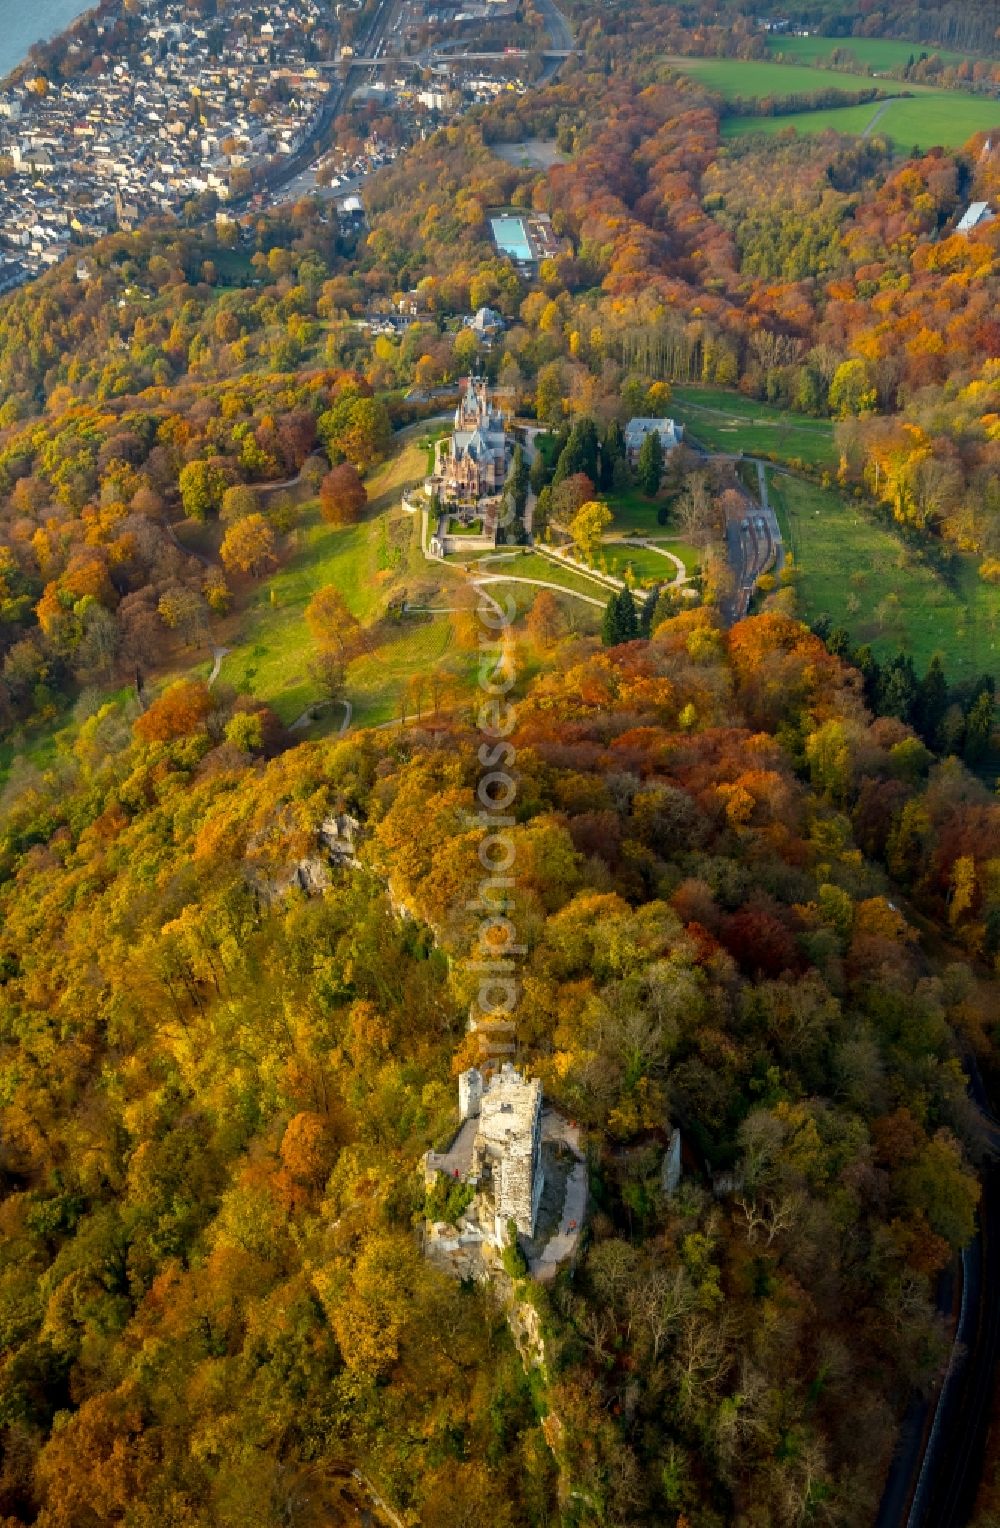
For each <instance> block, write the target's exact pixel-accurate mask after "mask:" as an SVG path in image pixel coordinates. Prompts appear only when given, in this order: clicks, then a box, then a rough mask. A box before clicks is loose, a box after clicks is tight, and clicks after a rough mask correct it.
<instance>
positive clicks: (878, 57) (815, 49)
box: [767, 35, 966, 69]
mask: <svg viewBox="0 0 1000 1528" xmlns="http://www.w3.org/2000/svg"><path fill="white" fill-rule="evenodd" d="M838 48H845V49H848V50H849V51H850V52H851V53H853V54H854V56H855V58H856V59H857V60H858V62H859V63H860V64H862V65H864V67H865V68H868V69H896V68H899V67H900V66H902V65H905V64H906V63H907V61H908V60H909V59H911V58H919V57H920V55H921V53H926V54H927V55H928V57H932V56H933V57H936V58H940V59H941V61H942V62H943V63H946V64H958V63H961V62H962V59H963V58H964V57H966V55H965V54H963V53H954V52H952V51H950V50H949V49H947V48H932V47H930V46H929V45H927V44H924V43H917V42H906V41H905V40H903V39H901V38H898V37H782V36H780V35H779V36H774V37H770V38H769V39H768V43H767V51H768V52H769V53H770V54H771V56H772V57H773V58H777V56H778V54H781V55H782V56H783V57H784V58H786V59H793V60H796V61H799V62H801V63H803V64H811V63H814V62H815V60H816V59H821V58H829V57H830V54H831V53H833V52H835V51H836V50H837V49H838Z"/></svg>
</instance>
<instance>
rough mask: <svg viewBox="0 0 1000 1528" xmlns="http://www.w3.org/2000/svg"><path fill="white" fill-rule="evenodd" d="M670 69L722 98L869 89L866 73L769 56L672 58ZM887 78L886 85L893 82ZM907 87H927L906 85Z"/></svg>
mask: <svg viewBox="0 0 1000 1528" xmlns="http://www.w3.org/2000/svg"><path fill="white" fill-rule="evenodd" d="M670 63H671V65H672V67H673V68H674V69H677V70H679V71H680V72H681V73H683V74H691V75H694V77H695V78H696V79H699V80H701V81H703V83H704V84H706V85H707V86H708V87H709V88H710V89H711V90H717V91H718V92H719V94H720V95H721V96H722V97H723V98H724V100H727V101H731V100H733V99H734V98H735V97H737V96H757V97H760V96H777V97H779V98H780V97H781V96H790V95H813V94H815V93H816V92H817V91H819V90H830V89H832V90H844V91H852V90H870V89H871V88H872V84H873V81H872V78H871V76H870V75H868V74H842V73H841V72H840V71H839V70H838V69H814V68H812V67H811V66H810V65H809V64H776V63H773V62H771V60H769V59H756V58H753V59H744V58H672V59H671V60H670ZM894 83H895V82H894V81H891V80H890V81H889V82H888V85H887V86H886V88H888V86H889V85H892V84H894ZM906 88H907V89H908V90H915V91H925V90H927V89H928V88H929V87H927V86H923V85H908V86H907V87H906Z"/></svg>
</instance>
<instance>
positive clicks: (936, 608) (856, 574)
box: [768, 472, 1000, 681]
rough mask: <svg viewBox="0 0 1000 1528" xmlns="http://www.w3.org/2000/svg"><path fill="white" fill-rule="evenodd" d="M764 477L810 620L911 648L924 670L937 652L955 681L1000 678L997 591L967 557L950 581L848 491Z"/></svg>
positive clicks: (878, 644) (881, 648)
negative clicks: (825, 618) (989, 675)
mask: <svg viewBox="0 0 1000 1528" xmlns="http://www.w3.org/2000/svg"><path fill="white" fill-rule="evenodd" d="M768 482H769V486H770V495H771V500H772V503H773V505H774V507H775V509H776V510H777V513H778V519H779V523H780V524H781V529H782V535H783V536H784V537H785V540H786V542H787V544H788V546H789V547H790V548H791V550H792V552H793V554H794V557H795V563H796V566H797V568H798V576H797V579H796V591H797V594H798V603H799V612H800V614H801V616H802V617H803V619H804V620H808V621H813V620H816V619H817V617H819V616H821V615H827V616H829V617H830V619H831V620H832V621H833V623H834V625H840V626H844V627H846V628H847V630H848V631H849V632H850V633H851V636H852V637H853V638H854V640H855V641H856V642H859V643H860V642H870V643H871V644H872V646H873V648H874V649H875V651H876V652H878V653H882V654H887V653H891V652H898V651H902V652H906V653H909V654H910V655H911V657H912V658H913V661H914V664H915V665H916V667H917V670H918V671H919V672H922V671H923V670H924V669H925V668H926V667H927V665H928V663H929V662H930V660H931V658H932V657H933V656H934V654H935V653H940V654H941V657H942V659H943V661H944V665H945V669H946V671H947V673H948V676H949V678H950V679H952V680H954V681H957V680H961V679H968V678H970V677H972V676H974V675H977V674H980V673H986V672H988V673H993V674H997V675H998V677H1000V590H997V589H996V588H992V587H991V586H989V585H988V584H984V583H983V582H982V580H981V579H980V578H979V576H978V574H977V571H976V564H975V562H974V561H973V560H972V559H971V558H968V559H963V562H962V564H961V567H960V572H959V575H958V577H957V578H956V580H955V581H954V582H951V581H947V580H945V579H944V578H942V577H941V576H940V575H938V574H937V573H935V572H934V571H933V570H932V569H930V568H928V567H927V566H926V565H925V564H923V563H922V562H921V561H920V560H919V559H918V558H917V557H916V556H915V555H914V553H913V552H911V551H910V550H909V549H908V548H907V547H905V546H904V545H903V543H902V542H901V541H900V540H899V539H898V538H897V537H896V536H894V535H893V533H892V530H891V529H890V528H889V527H887V526H884V525H883V524H881V523H880V522H878V521H875V520H872V519H869V518H867V517H866V516H865V514H864V513H863V512H862V510H861V509H859V508H858V506H857V505H856V504H855V503H854V502H853V501H852V500H848V499H845V498H843V497H842V496H841V495H840V494H839V493H837V492H835V491H832V490H825V489H822V488H819V487H818V486H816V485H815V484H813V483H808V482H805V481H803V480H802V479H801V478H794V477H790V476H787V475H785V474H782V473H776V472H770V473H769V474H768Z"/></svg>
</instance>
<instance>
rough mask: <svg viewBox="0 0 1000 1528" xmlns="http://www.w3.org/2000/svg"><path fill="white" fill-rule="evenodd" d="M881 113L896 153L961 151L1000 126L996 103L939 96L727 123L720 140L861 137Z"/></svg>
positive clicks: (947, 93) (826, 74)
mask: <svg viewBox="0 0 1000 1528" xmlns="http://www.w3.org/2000/svg"><path fill="white" fill-rule="evenodd" d="M775 67H776V68H780V67H782V66H781V65H776V66H775ZM816 72H817V73H819V71H816ZM831 77H832V78H836V76H835V75H833V76H831V73H830V71H829V70H824V71H822V78H823V79H824V80H827V79H830V78H831ZM883 108H884V110H883ZM879 112H881V115H880V116H879V117H878V123H877V131H878V133H879V134H880V135H881V136H883V137H887V138H891V139H892V140H893V142H894V143H896V144H898V145H899V147H900V148H920V149H929V148H936V147H941V148H960V147H961V145H962V144H963V143H965V142H967V140H968V139H969V138H971V137H972V135H973V134H974V133H982V132H991V131H992V130H993V128H995V127H997V126H1000V102H997V101H987V100H984V99H982V98H981V97H977V96H967V95H960V94H959V93H958V92H957V91H952V90H937V91H932V92H931V93H930V94H928V95H922V96H920V97H919V98H918V99H915V100H912V101H889V102H884V101H873V102H872V103H871V104H870V105H868V106H841V107H832V106H831V107H824V108H823V109H822V110H820V111H797V112H793V113H791V115H789V116H787V117H726V118H725V119H724V121H723V123H722V136H723V137H724V138H737V137H740V136H742V135H744V134H746V133H767V134H769V135H773V134H775V133H781V132H788V131H794V132H798V133H822V132H826V131H827V130H828V129H831V130H832V131H833V132H837V133H849V134H854V135H855V136H861V135H862V134H864V133H865V132H866V130H867V129H868V128H869V127H870V126H871V124H872V123H873V122H874V121H875V117H876V114H878V113H879Z"/></svg>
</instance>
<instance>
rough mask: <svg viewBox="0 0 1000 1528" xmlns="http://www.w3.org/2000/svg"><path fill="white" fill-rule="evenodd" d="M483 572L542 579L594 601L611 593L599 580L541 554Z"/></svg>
mask: <svg viewBox="0 0 1000 1528" xmlns="http://www.w3.org/2000/svg"><path fill="white" fill-rule="evenodd" d="M483 571H484V572H487V571H488V572H489V573H490V574H494V573H495V574H507V575H509V576H510V577H511V578H540V579H542V580H544V582H545V583H548V584H558V586H559V587H560V589H572V590H575V592H576V593H577V594H589V595H590V596H591V598H592V599H605V598H606V596H607V595H608V594H609V593H610V592H611V591H610V590H609V589H608V587H607V585H606V584H602V583H601V582H600V580H599V579H596V578H591V577H589V575H588V574H586V573H584V572H582V571H581V572H579V573H577V572H576V571H575V570H574V569H573V568H567V567H564V566H563V564H562V563H560V562H554V561H552V560H551V559H550V558H548V557H543V556H542V554H541V552H525V553H523V554H522V555H521V556H520V557H518V558H516V559H515V560H514V561H513V562H502V563H499V562H498V563H493V564H492V565H491V566H490V567H489V568H488V569H483Z"/></svg>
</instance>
